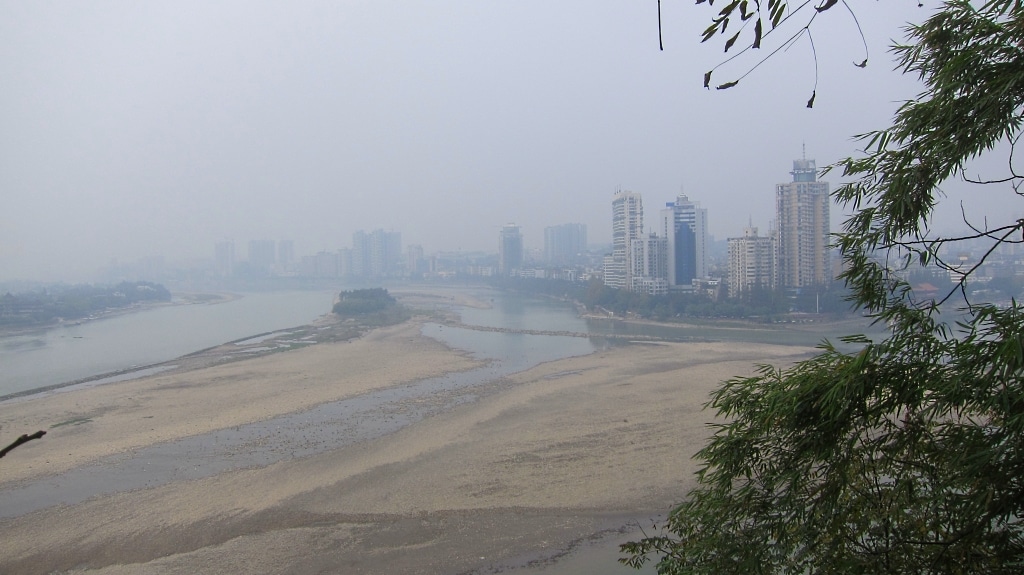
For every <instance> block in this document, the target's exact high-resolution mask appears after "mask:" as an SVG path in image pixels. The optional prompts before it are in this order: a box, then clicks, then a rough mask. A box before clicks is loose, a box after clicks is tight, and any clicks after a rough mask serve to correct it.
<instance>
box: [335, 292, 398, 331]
mask: <svg viewBox="0 0 1024 575" xmlns="http://www.w3.org/2000/svg"><path fill="white" fill-rule="evenodd" d="M331 311H332V312H333V313H334V315H336V316H338V317H339V318H341V319H353V320H355V319H358V320H359V321H360V322H361V323H365V324H367V325H392V324H396V323H401V322H403V321H405V320H407V319H409V312H408V310H407V309H406V308H405V307H404V306H402V305H400V304H399V303H398V300H396V299H395V297H394V296H392V295H391V294H390V293H388V290H386V289H384V288H368V289H356V290H346V291H343V292H341V293H340V294H338V300H337V301H336V302H335V303H334V306H333V308H332V309H331Z"/></svg>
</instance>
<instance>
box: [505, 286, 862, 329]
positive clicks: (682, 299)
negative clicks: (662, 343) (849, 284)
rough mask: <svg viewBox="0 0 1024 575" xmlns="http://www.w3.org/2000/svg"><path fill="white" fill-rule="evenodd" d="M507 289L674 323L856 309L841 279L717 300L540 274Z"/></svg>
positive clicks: (769, 318) (769, 319)
mask: <svg viewBox="0 0 1024 575" xmlns="http://www.w3.org/2000/svg"><path fill="white" fill-rule="evenodd" d="M495 285H496V286H497V287H500V288H502V289H509V290H512V291H519V292H523V293H531V294H541V295H547V296H552V297H557V298H562V299H566V300H571V301H575V302H579V303H580V304H582V305H584V306H586V308H587V309H588V310H589V311H597V312H612V313H614V314H615V315H617V316H625V315H633V316H635V317H639V318H643V319H652V320H657V321H673V320H677V319H683V318H722V319H748V320H756V321H765V322H772V321H777V320H781V319H782V318H783V317H785V316H788V315H790V314H793V313H821V314H829V315H841V314H845V313H848V312H849V311H850V305H849V303H848V302H847V301H846V300H845V299H844V297H843V296H844V293H845V292H844V290H843V287H842V284H841V283H838V282H837V283H836V284H833V285H831V286H826V287H821V288H819V289H805V290H802V291H800V292H795V291H783V290H768V289H755V290H751V291H750V292H749V293H746V294H744V296H743V297H739V298H728V297H725V296H724V295H723V296H721V297H719V298H717V299H716V298H713V297H711V296H710V295H708V294H705V293H673V294H668V295H659V296H652V295H647V294H642V293H634V292H628V291H625V290H618V289H614V288H610V287H608V286H606V285H604V284H603V283H601V281H600V280H593V281H591V282H589V283H578V282H569V281H564V280H552V279H535V278H507V279H505V278H502V279H498V280H495Z"/></svg>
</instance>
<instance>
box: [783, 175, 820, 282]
mask: <svg viewBox="0 0 1024 575" xmlns="http://www.w3.org/2000/svg"><path fill="white" fill-rule="evenodd" d="M790 173H791V174H792V175H793V181H792V182H789V183H786V184H778V185H777V186H775V217H776V222H775V225H776V230H775V237H776V250H777V254H778V260H777V263H778V269H777V273H778V281H779V284H780V285H781V286H782V287H786V288H802V287H808V286H813V285H821V284H827V283H830V282H831V281H832V271H831V267H832V266H831V258H830V257H829V249H828V246H829V232H830V229H829V204H830V198H829V195H828V182H819V181H818V170H817V168H816V167H815V164H814V160H808V159H802V160H794V161H793V171H792V172H790Z"/></svg>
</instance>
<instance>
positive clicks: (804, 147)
mask: <svg viewBox="0 0 1024 575" xmlns="http://www.w3.org/2000/svg"><path fill="white" fill-rule="evenodd" d="M801 146H802V147H803V151H804V152H803V154H804V161H805V162H806V161H807V142H802V143H801Z"/></svg>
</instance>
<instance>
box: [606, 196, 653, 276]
mask: <svg viewBox="0 0 1024 575" xmlns="http://www.w3.org/2000/svg"><path fill="white" fill-rule="evenodd" d="M643 229H644V203H643V200H642V199H641V198H640V194H638V193H636V192H629V191H618V192H616V193H615V195H614V196H612V253H611V255H610V256H608V257H606V258H605V261H604V283H605V285H606V286H608V287H612V288H616V289H624V290H628V289H630V288H631V286H632V273H631V270H632V269H633V265H632V253H631V252H632V249H631V247H630V245H631V243H632V242H634V241H637V240H639V239H640V238H641V237H642V236H643Z"/></svg>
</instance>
